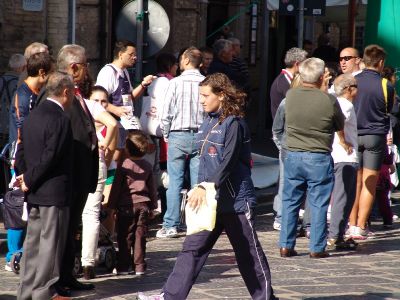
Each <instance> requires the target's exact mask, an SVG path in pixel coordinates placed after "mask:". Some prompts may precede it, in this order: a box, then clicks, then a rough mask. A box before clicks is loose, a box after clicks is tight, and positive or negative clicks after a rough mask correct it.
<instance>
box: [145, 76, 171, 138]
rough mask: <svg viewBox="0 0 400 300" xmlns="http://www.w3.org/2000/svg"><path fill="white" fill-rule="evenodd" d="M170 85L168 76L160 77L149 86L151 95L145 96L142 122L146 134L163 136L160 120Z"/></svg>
mask: <svg viewBox="0 0 400 300" xmlns="http://www.w3.org/2000/svg"><path fill="white" fill-rule="evenodd" d="M168 85H169V80H168V79H167V78H165V77H159V78H157V79H156V80H154V81H153V82H152V84H151V85H150V86H149V87H148V89H147V92H148V94H149V95H148V96H145V97H143V101H142V113H141V114H140V124H141V126H142V130H143V131H144V132H145V133H146V134H149V135H154V136H158V137H162V132H161V128H160V124H161V121H160V120H161V113H162V108H163V107H162V105H163V101H164V97H165V93H166V91H167V88H168Z"/></svg>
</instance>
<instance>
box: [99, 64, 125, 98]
mask: <svg viewBox="0 0 400 300" xmlns="http://www.w3.org/2000/svg"><path fill="white" fill-rule="evenodd" d="M110 65H112V64H107V65H105V66H104V67H103V68H102V69H101V70H100V72H99V74H98V75H97V81H96V85H100V86H102V87H104V88H105V89H106V90H107V92H108V93H109V94H110V95H111V94H112V93H114V92H115V91H116V89H117V88H118V83H119V82H118V78H119V76H122V77H124V78H128V81H129V85H130V89H129V92H132V83H131V80H130V78H129V75H128V72H127V71H126V69H124V70H122V69H120V68H118V67H117V66H116V65H112V67H114V69H115V70H117V72H116V71H115V70H114V69H113V68H112V67H111V66H110Z"/></svg>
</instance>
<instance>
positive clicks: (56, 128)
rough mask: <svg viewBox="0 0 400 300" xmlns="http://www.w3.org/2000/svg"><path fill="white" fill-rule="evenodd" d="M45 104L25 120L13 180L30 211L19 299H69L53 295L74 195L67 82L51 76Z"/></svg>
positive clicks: (71, 91)
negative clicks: (16, 174)
mask: <svg viewBox="0 0 400 300" xmlns="http://www.w3.org/2000/svg"><path fill="white" fill-rule="evenodd" d="M47 92H48V98H47V99H46V100H44V101H43V103H42V105H41V106H39V107H38V108H36V109H35V110H34V111H32V112H31V114H30V115H29V116H28V118H27V119H26V120H25V122H24V125H23V127H22V142H21V144H20V145H19V146H18V153H17V158H16V168H17V170H18V172H19V174H21V175H19V176H18V177H17V180H18V182H19V183H20V185H21V188H22V190H23V191H24V192H25V195H26V201H27V202H28V206H29V208H30V212H29V219H28V228H27V235H26V239H25V242H24V255H23V257H22V262H21V275H20V278H21V279H20V280H21V284H20V286H19V289H18V299H21V300H23V299H69V298H66V297H62V296H60V295H58V294H57V291H56V287H55V285H56V283H57V281H58V279H59V276H60V266H61V259H62V255H63V250H64V248H65V241H66V234H67V229H68V226H67V225H66V224H68V219H69V206H70V203H71V190H72V182H71V180H72V167H71V166H72V160H73V151H72V146H73V145H72V129H71V122H70V120H69V118H68V116H67V115H66V113H65V112H64V110H65V109H67V108H68V107H70V106H71V104H72V101H73V98H74V85H73V82H72V79H71V77H70V76H68V75H66V74H62V73H59V72H55V73H53V74H52V75H51V76H50V78H49V81H48V84H47Z"/></svg>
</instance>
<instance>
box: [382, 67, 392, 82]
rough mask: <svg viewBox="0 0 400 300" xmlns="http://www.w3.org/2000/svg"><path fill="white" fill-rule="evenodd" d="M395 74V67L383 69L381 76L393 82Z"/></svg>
mask: <svg viewBox="0 0 400 300" xmlns="http://www.w3.org/2000/svg"><path fill="white" fill-rule="evenodd" d="M394 73H395V69H394V68H393V67H391V66H386V67H384V68H383V70H382V73H381V75H382V77H383V78H386V79H387V80H389V81H390V80H392V77H393V75H394Z"/></svg>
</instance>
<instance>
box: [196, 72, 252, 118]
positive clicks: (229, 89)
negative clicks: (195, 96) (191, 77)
mask: <svg viewBox="0 0 400 300" xmlns="http://www.w3.org/2000/svg"><path fill="white" fill-rule="evenodd" d="M199 86H209V87H210V88H211V91H212V92H213V93H214V94H216V95H223V96H224V99H223V100H222V102H221V110H222V111H221V116H220V117H219V122H220V123H222V122H223V120H225V119H226V118H227V117H228V116H231V115H233V116H238V117H244V108H245V104H246V97H247V96H246V94H245V93H243V92H242V91H240V90H238V89H237V88H236V87H235V86H234V85H233V84H232V82H231V81H230V80H229V78H228V76H226V75H225V74H222V73H214V74H211V75H208V76H207V77H206V78H205V79H204V80H203V81H202V82H200V84H199Z"/></svg>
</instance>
